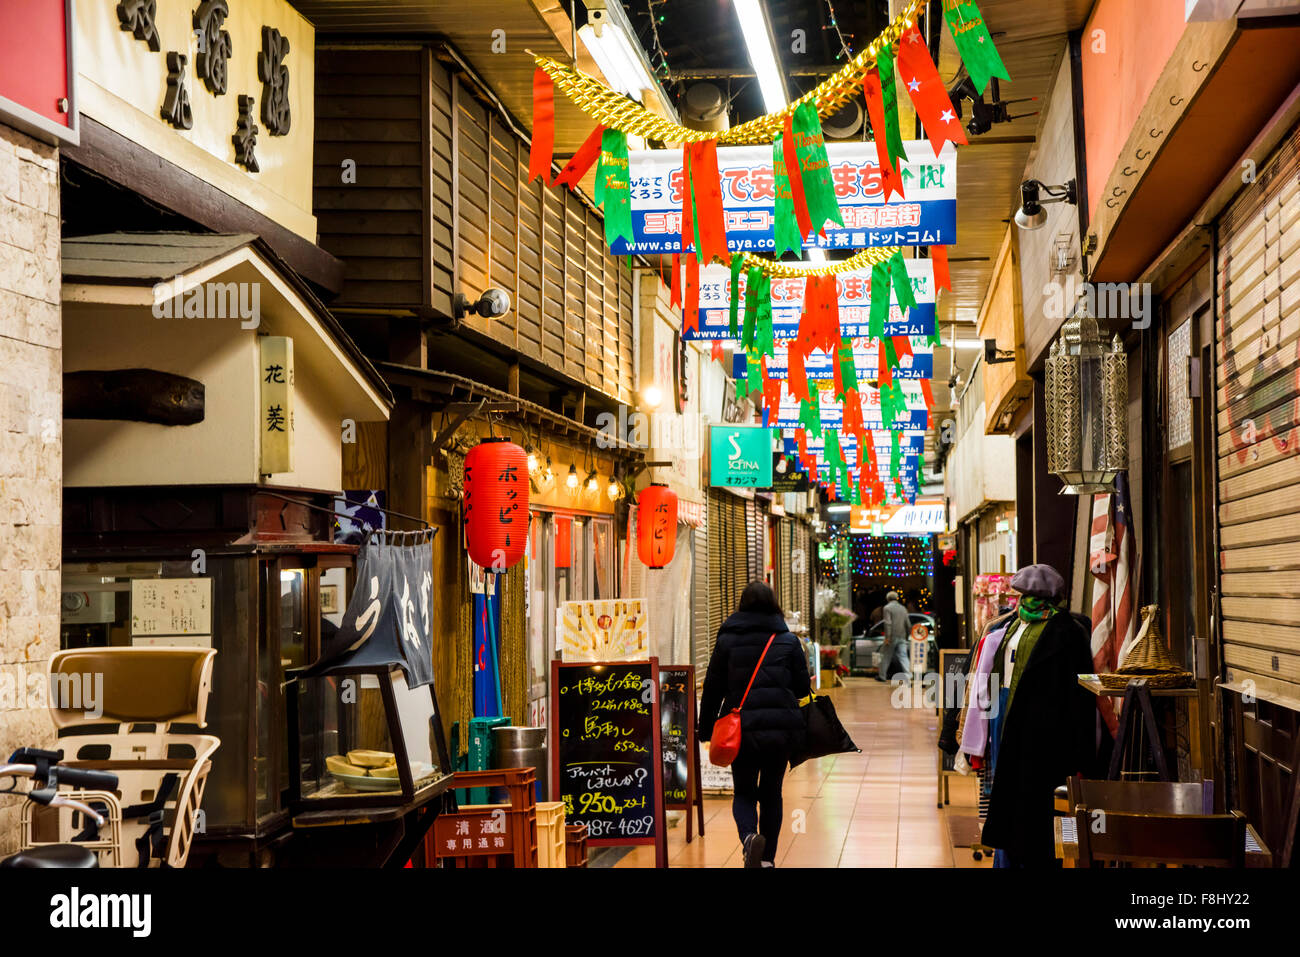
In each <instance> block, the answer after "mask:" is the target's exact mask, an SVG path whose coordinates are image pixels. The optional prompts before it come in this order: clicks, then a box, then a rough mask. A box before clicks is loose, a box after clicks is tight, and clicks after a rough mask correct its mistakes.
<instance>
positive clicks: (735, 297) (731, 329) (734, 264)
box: [727, 253, 744, 339]
mask: <svg viewBox="0 0 1300 957" xmlns="http://www.w3.org/2000/svg"><path fill="white" fill-rule="evenodd" d="M743 261H744V260H742V259H741V256H740V253H736V254H735V255H734V256H732V257H731V318H730V321H729V322H728V324H727V336H728V337H729V338H731V339H735V338H736V334H737V333H736V318H737V314H738V313H739V311H740V266H741V263H742V262H743Z"/></svg>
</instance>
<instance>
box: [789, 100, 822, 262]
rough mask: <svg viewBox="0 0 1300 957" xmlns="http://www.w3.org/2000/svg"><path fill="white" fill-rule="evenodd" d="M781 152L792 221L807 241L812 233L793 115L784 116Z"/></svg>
mask: <svg viewBox="0 0 1300 957" xmlns="http://www.w3.org/2000/svg"><path fill="white" fill-rule="evenodd" d="M781 150H782V152H783V153H784V154H785V175H786V178H787V179H789V180H790V195H791V196H792V197H794V221H795V223H797V224H798V226H799V236H800V237H801V238H802V239H807V238H808V234H809V233H810V232H812V218H811V217H810V216H809V215H808V198H807V197H806V196H804V193H803V175H802V174H801V173H800V172H799V155H798V153H796V152H795V148H794V121H793V114H787V115H786V118H785V132H784V133H783V134H782V135H781ZM824 232H825V229H824V228H823V233H824Z"/></svg>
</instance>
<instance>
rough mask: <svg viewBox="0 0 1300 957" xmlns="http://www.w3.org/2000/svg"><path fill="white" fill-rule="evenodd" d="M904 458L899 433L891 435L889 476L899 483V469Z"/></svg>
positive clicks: (891, 433)
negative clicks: (899, 444) (899, 442)
mask: <svg viewBox="0 0 1300 957" xmlns="http://www.w3.org/2000/svg"><path fill="white" fill-rule="evenodd" d="M902 458H903V453H902V450H901V449H900V448H899V446H898V433H897V432H890V433H889V476H890V478H892V479H894V480H895V481H897V479H898V467H899V464H900V463H901V461H902Z"/></svg>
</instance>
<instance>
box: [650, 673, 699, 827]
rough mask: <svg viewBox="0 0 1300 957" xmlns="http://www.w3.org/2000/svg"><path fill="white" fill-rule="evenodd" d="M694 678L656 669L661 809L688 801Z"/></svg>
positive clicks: (689, 674) (693, 729) (687, 674)
mask: <svg viewBox="0 0 1300 957" xmlns="http://www.w3.org/2000/svg"><path fill="white" fill-rule="evenodd" d="M694 674H695V669H694V668H692V667H684V668H671V667H670V668H660V669H659V690H660V696H659V713H660V716H661V719H660V724H659V728H660V732H659V733H660V739H661V741H662V747H663V755H664V807H684V806H685V805H686V804H687V802H688V800H689V798H690V793H691V792H690V785H691V770H692V768H691V754H692V750H693V745H694V741H693V740H692V738H693V737H694V732H695V707H694V705H695V694H694V691H695V678H694Z"/></svg>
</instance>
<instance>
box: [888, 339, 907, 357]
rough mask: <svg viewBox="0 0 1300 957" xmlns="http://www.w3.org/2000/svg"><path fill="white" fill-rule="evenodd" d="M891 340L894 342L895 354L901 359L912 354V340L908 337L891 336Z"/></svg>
mask: <svg viewBox="0 0 1300 957" xmlns="http://www.w3.org/2000/svg"><path fill="white" fill-rule="evenodd" d="M890 338H892V339H893V340H894V352H895V353H897V355H898V358H899V359H902V358H903V356H910V355H911V354H912V340H911V339H909V338H907V336H891V337H890Z"/></svg>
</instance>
